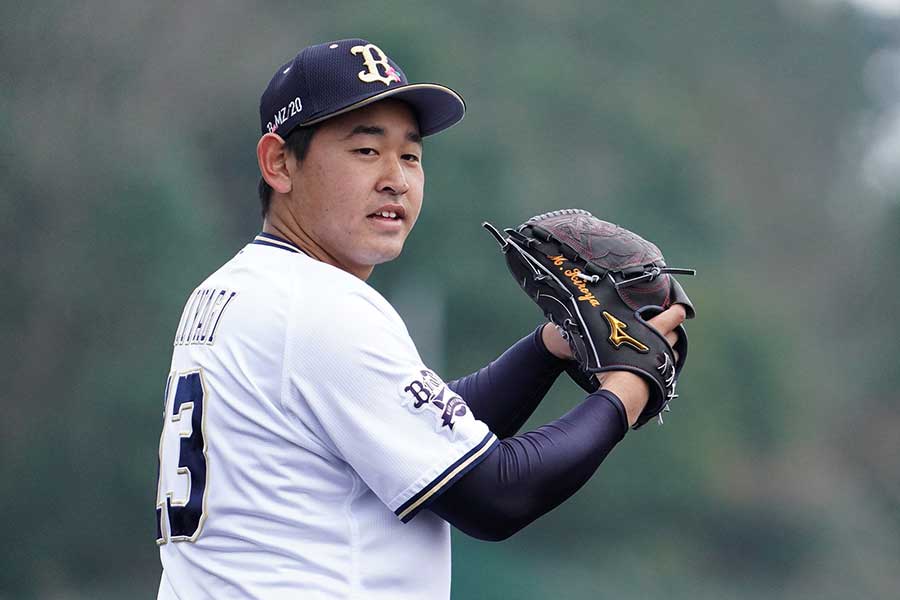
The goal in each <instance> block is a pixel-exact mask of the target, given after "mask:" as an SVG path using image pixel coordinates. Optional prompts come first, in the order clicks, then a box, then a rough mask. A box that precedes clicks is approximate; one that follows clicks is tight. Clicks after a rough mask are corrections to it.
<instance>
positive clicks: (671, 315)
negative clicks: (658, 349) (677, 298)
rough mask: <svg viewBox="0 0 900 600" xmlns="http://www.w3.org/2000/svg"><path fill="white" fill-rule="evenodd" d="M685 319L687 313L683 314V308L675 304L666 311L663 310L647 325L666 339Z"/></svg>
mask: <svg viewBox="0 0 900 600" xmlns="http://www.w3.org/2000/svg"><path fill="white" fill-rule="evenodd" d="M685 318H687V313H686V312H685V310H684V307H683V306H682V305H680V304H675V305H673V306H671V307H670V308H669V309H668V310H664V311H663V312H661V313H659V314H658V315H656V316H655V317H653V318H652V319H650V320H649V321H648V323H650V325H652V326H653V328H654V329H656V330H657V331H659V332H660V333H661V334H663V335H665V336H667V339H668V334H669V333H671V332H672V330H673V329H675V328H676V327H678V326H679V325H681V324H682V323H683V322H684V320H685ZM670 341H671V340H670Z"/></svg>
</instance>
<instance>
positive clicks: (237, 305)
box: [156, 234, 497, 600]
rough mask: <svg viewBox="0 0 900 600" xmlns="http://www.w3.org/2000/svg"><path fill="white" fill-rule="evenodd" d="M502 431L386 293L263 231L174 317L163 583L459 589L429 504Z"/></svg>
mask: <svg viewBox="0 0 900 600" xmlns="http://www.w3.org/2000/svg"><path fill="white" fill-rule="evenodd" d="M496 443H497V439H496V437H495V436H494V435H493V434H492V433H491V432H490V431H489V430H488V428H487V426H486V425H485V424H484V423H482V422H481V421H478V420H476V419H475V418H474V417H473V416H472V413H471V411H470V410H469V409H468V407H467V406H466V404H465V402H464V401H463V400H462V399H461V398H460V397H459V396H457V395H455V394H454V393H453V392H452V391H451V390H450V389H449V388H448V387H447V386H446V385H445V384H444V383H443V382H442V381H441V379H440V378H439V377H438V376H437V375H435V374H434V372H432V371H430V370H429V369H428V368H427V367H426V366H425V365H424V364H422V360H421V359H420V357H419V355H418V352H417V351H416V348H415V345H414V344H413V342H412V340H411V339H410V337H409V334H408V332H407V330H406V327H405V326H404V324H403V321H402V320H401V319H400V317H399V315H397V313H396V312H395V311H394V309H393V308H392V307H391V306H390V304H389V303H388V302H387V301H386V300H385V299H384V298H383V297H382V296H381V295H379V294H378V293H377V292H376V291H375V290H373V289H372V288H371V287H369V286H368V285H367V284H366V283H365V282H363V281H361V280H360V279H358V278H356V277H354V276H353V275H350V274H349V273H346V272H344V271H342V270H340V269H338V268H336V267H332V266H330V265H327V264H324V263H322V262H319V261H316V260H314V259H312V258H310V257H308V256H306V255H305V254H303V253H302V252H300V251H299V250H298V249H297V248H296V247H294V246H293V245H291V244H290V243H288V242H285V241H284V240H281V239H280V238H277V237H275V236H270V235H267V234H260V235H259V236H257V237H256V239H255V240H254V241H253V242H252V243H251V244H248V245H247V246H246V247H245V248H244V249H243V250H241V251H240V252H239V253H238V254H237V256H235V257H234V258H233V259H232V260H231V261H229V262H228V263H226V264H225V265H224V266H223V267H222V268H221V269H219V270H218V271H216V272H215V273H214V274H213V275H211V276H210V277H209V278H208V279H207V280H206V281H204V282H203V283H202V284H201V285H200V287H198V288H197V289H196V290H195V291H194V292H193V294H192V295H191V296H190V298H189V299H188V302H187V305H186V306H185V309H184V313H183V315H182V317H181V321H180V323H179V325H178V330H177V332H176V335H175V350H174V353H173V358H172V368H171V373H170V374H169V383H168V385H167V386H166V400H165V413H164V425H163V432H162V436H161V439H160V447H159V460H160V465H159V486H158V491H157V498H156V514H157V524H158V525H157V537H158V540H157V542H158V543H159V544H160V558H161V560H162V564H163V575H162V581H161V583H160V590H159V598H160V599H166V600H170V599H176V598H177V599H180V600H202V599H205V598H214V599H216V600H225V599H229V598H235V599H237V598H240V599H241V600H246V599H251V598H252V599H271V600H278V599H282V598H284V599H287V598H290V599H302V600H317V599H325V598H327V599H328V600H336V599H350V598H354V599H365V600H379V599H384V600H388V599H389V600H403V599H407V598H408V599H415V600H430V599H438V598H439V599H446V598H449V597H450V526H449V525H448V524H447V523H446V522H445V521H443V520H442V519H440V518H439V517H437V516H436V515H434V514H433V513H431V512H429V511H423V512H421V513H420V512H419V511H420V509H421V508H422V507H423V505H425V504H426V503H427V502H428V501H429V499H433V498H434V497H435V495H436V494H438V493H440V492H441V491H442V490H445V489H447V487H448V486H449V485H451V484H452V483H453V481H454V480H455V479H457V478H459V477H460V476H462V475H463V474H464V473H465V472H467V471H468V470H469V469H471V468H472V467H474V466H475V465H477V464H478V463H479V462H480V461H481V459H483V458H484V457H485V456H486V455H487V453H488V451H489V450H490V449H491V448H492V446H493V445H494V444H496ZM417 513H418V516H416V515H417ZM413 517H415V518H413Z"/></svg>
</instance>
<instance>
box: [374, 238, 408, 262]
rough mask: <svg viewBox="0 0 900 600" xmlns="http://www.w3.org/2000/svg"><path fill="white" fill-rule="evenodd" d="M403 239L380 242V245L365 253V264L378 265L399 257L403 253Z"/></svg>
mask: <svg viewBox="0 0 900 600" xmlns="http://www.w3.org/2000/svg"><path fill="white" fill-rule="evenodd" d="M404 241H405V238H404V239H391V240H381V243H379V244H377V245H376V246H375V247H373V248H370V249H369V252H367V253H366V254H367V256H366V259H365V263H366V264H369V265H373V266H374V265H380V264H383V263H386V262H390V261H392V260H394V259H395V258H397V257H398V256H400V253H401V252H402V251H403V243H404Z"/></svg>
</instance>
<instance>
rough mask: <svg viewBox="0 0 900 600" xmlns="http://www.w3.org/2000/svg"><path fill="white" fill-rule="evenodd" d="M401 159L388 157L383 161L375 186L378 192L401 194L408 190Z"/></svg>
mask: <svg viewBox="0 0 900 600" xmlns="http://www.w3.org/2000/svg"><path fill="white" fill-rule="evenodd" d="M401 161H402V159H401V158H389V159H387V160H385V161H384V163H383V164H384V170H383V171H382V173H381V178H380V179H379V180H378V186H377V189H378V191H379V192H384V193H387V194H393V195H395V196H402V195H403V194H405V193H406V192H408V191H409V182H408V181H407V179H406V172H405V171H404V170H403V164H402V162H401Z"/></svg>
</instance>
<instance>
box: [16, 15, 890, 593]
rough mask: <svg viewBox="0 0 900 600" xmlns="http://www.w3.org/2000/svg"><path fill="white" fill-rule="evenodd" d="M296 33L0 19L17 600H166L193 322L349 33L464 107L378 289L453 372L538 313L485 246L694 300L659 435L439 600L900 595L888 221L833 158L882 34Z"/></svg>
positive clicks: (273, 19) (474, 362)
mask: <svg viewBox="0 0 900 600" xmlns="http://www.w3.org/2000/svg"><path fill="white" fill-rule="evenodd" d="M304 4H305V5H304V6H303V7H302V8H301V7H300V6H299V5H297V4H296V3H293V2H287V1H280V2H277V1H272V2H265V3H227V4H225V3H205V2H192V3H162V4H159V3H134V2H126V3H118V2H111V1H108V0H107V1H92V2H87V3H67V2H59V1H56V2H53V1H44V2H39V3H4V4H2V5H0V23H2V25H0V31H2V35H0V128H2V130H3V131H4V132H5V134H4V135H3V136H2V137H0V157H2V160H0V181H2V185H0V228H2V229H0V233H2V235H3V238H4V240H6V247H7V251H6V252H5V253H4V254H3V257H2V259H0V283H2V289H3V290H4V293H3V294H2V295H0V306H2V309H3V310H2V311H0V319H2V326H0V336H2V342H3V347H4V348H6V352H5V355H6V359H5V360H3V361H2V363H0V365H2V366H0V369H2V372H0V373H2V375H3V380H4V381H6V382H7V385H6V386H5V387H4V390H3V413H4V418H3V419H2V421H0V514H3V515H4V518H5V520H6V523H7V526H6V530H7V532H8V533H7V536H8V537H7V543H6V544H4V549H3V556H2V564H3V565H4V569H2V570H0V599H3V600H5V599H7V598H17V599H18V598H100V599H103V598H126V597H127V598H153V597H155V592H156V584H157V580H158V579H157V578H158V574H159V563H158V558H157V551H156V547H155V545H154V543H153V496H154V491H155V481H154V478H155V472H156V452H157V443H158V427H159V416H160V413H159V411H160V407H161V402H162V393H163V386H164V379H165V375H166V372H167V366H168V363H169V360H170V352H171V341H170V340H171V336H172V332H173V330H174V327H175V325H176V323H177V319H178V316H179V314H180V310H181V306H182V303H183V302H184V299H185V298H186V296H187V294H188V293H189V291H190V290H191V289H192V288H193V286H194V285H196V283H197V282H199V281H200V280H201V279H202V278H203V277H204V276H205V275H206V274H208V273H209V272H211V271H213V270H214V269H215V268H217V267H218V266H219V265H220V264H221V263H222V262H224V261H225V260H227V259H228V258H230V256H231V255H232V254H233V253H234V252H236V251H237V250H238V249H239V248H240V247H241V246H242V245H243V244H244V243H246V241H247V240H248V239H249V238H250V237H251V236H252V235H253V234H254V233H255V232H256V231H257V230H258V228H259V225H260V223H259V217H258V203H257V200H256V197H255V188H256V181H257V178H258V172H257V169H256V163H255V156H254V146H255V143H256V139H257V136H258V130H257V118H258V115H257V101H258V97H259V93H260V91H261V90H262V89H263V87H264V86H265V84H266V83H267V82H268V79H269V77H270V75H271V73H272V72H273V71H274V69H275V67H277V65H279V64H281V63H282V62H283V61H285V60H287V59H288V58H289V57H291V56H292V55H293V54H294V53H296V52H297V50H299V49H300V48H301V47H303V46H305V45H307V44H309V43H317V42H321V41H326V40H329V39H336V38H341V37H351V36H357V35H359V36H362V37H366V38H368V39H371V40H373V41H375V42H376V43H378V44H379V45H380V46H381V47H383V48H384V49H386V51H387V52H389V53H390V54H391V56H392V57H393V58H395V59H396V60H397V61H398V62H399V63H400V64H401V65H403V66H404V70H405V71H406V72H407V73H408V74H410V76H411V78H413V79H416V78H419V79H420V80H431V81H440V82H445V83H447V84H449V85H451V86H452V87H454V88H456V89H458V90H459V91H460V92H461V93H462V94H463V95H464V97H465V98H466V100H467V102H468V107H469V112H468V115H467V117H466V119H465V120H464V121H463V122H462V123H461V124H460V125H459V126H457V127H456V128H454V129H452V130H450V131H449V132H447V133H445V134H442V135H440V136H437V137H436V138H434V139H429V140H427V142H426V150H425V159H424V163H425V166H426V171H427V174H428V185H427V194H426V205H425V210H424V212H423V215H422V217H421V218H420V221H419V223H418V225H417V228H416V231H415V232H414V233H413V235H412V236H411V238H410V239H409V241H408V243H407V247H406V249H405V251H404V255H403V256H402V257H401V258H400V259H399V260H397V261H395V262H394V263H391V264H388V265H384V266H383V267H380V268H379V269H377V271H376V274H375V276H374V277H373V279H372V284H373V285H374V286H375V287H376V288H378V289H379V290H381V291H382V292H383V293H384V294H385V295H386V296H388V298H390V299H391V300H392V301H394V302H395V304H396V305H397V306H398V309H399V310H400V311H401V313H402V314H404V316H405V317H406V318H407V320H408V322H409V325H410V329H411V331H412V333H413V337H414V339H417V340H420V343H422V346H421V348H420V349H421V351H422V353H423V356H425V358H426V360H427V361H429V362H430V363H431V364H433V365H434V366H435V367H437V368H439V370H441V372H442V373H443V374H445V376H447V377H455V376H458V375H461V374H464V373H465V372H468V371H470V370H473V369H475V368H478V367H479V366H481V365H482V364H484V362H486V361H487V360H490V359H491V358H493V357H494V356H495V355H496V354H497V353H499V352H501V351H502V350H503V349H505V348H506V347H507V346H508V345H509V344H510V343H512V342H513V341H515V340H516V339H518V337H520V336H522V335H524V334H525V333H526V332H528V331H530V330H531V329H532V328H533V327H534V326H535V324H536V322H537V320H538V317H539V315H538V314H536V310H535V309H534V307H533V306H531V305H530V303H528V302H527V300H525V299H524V298H522V297H520V294H519V292H518V291H516V289H515V286H514V284H513V283H512V282H511V281H509V278H508V275H507V273H506V269H505V266H504V265H503V263H502V260H501V259H500V258H499V256H498V254H497V252H496V249H495V246H494V243H493V241H492V240H491V239H490V238H489V237H488V236H487V235H486V234H485V233H484V232H483V231H482V230H481V228H480V227H479V224H480V223H481V221H483V220H490V221H492V222H494V223H495V224H497V225H504V226H509V225H514V224H517V223H519V222H521V221H522V220H524V219H525V218H527V217H529V216H531V215H532V214H535V213H538V212H543V211H546V210H551V209H556V208H562V207H567V206H578V207H584V208H588V209H590V210H592V211H593V212H594V213H595V214H597V215H598V216H601V217H603V218H606V219H609V220H612V221H616V222H618V223H621V224H622V225H624V226H626V227H630V228H634V229H637V230H638V231H639V232H640V233H642V234H644V235H645V236H646V237H648V238H650V239H652V240H654V241H656V242H658V243H659V245H660V246H661V247H662V248H663V249H664V250H665V253H666V256H667V258H668V259H669V262H670V263H671V264H677V265H679V266H682V265H683V266H695V267H697V268H698V270H699V276H698V277H696V278H694V279H693V280H686V281H685V286H686V287H687V289H688V290H689V292H690V294H691V296H692V297H693V298H694V300H695V301H696V304H697V308H698V315H699V316H698V318H697V319H696V321H694V322H692V323H690V327H689V329H690V332H691V357H690V361H689V366H688V368H687V370H686V372H685V375H684V378H683V382H682V384H681V386H680V391H681V392H682V397H681V398H679V400H678V405H677V406H676V407H675V409H674V411H673V413H671V417H670V418H669V419H667V424H666V426H665V427H662V428H650V429H649V430H644V431H640V432H637V433H630V434H629V435H628V436H627V438H626V440H625V441H624V442H623V443H622V444H621V445H620V447H619V448H618V449H617V450H616V451H615V452H614V453H613V454H612V455H611V457H610V458H609V459H608V460H607V462H606V463H605V464H604V465H603V466H602V467H601V469H600V472H599V473H598V474H597V475H596V476H595V477H594V478H593V480H592V481H591V482H590V483H589V484H587V486H585V488H584V489H583V490H582V491H581V492H579V493H578V494H577V495H576V496H575V497H573V498H572V499H571V500H570V501H569V502H567V503H565V504H564V505H562V506H561V507H559V508H558V509H556V510H555V511H553V512H552V513H551V514H550V515H548V516H546V517H544V518H543V519H541V520H540V521H538V522H537V523H535V524H534V525H532V526H531V527H530V528H528V529H527V530H525V531H523V532H522V533H520V534H518V535H517V536H516V537H514V538H513V539H511V540H509V541H507V542H505V543H502V544H485V543H480V542H476V541H473V540H470V539H466V538H465V537H464V536H462V535H456V536H455V538H454V540H455V541H454V545H455V550H454V563H453V564H454V597H455V598H511V597H516V598H520V599H523V600H524V599H527V598H546V597H559V598H567V599H579V598H585V599H586V598H596V597H615V598H663V597H664V598H672V599H679V598H691V599H700V598H716V599H719V598H737V599H742V598H747V599H749V598H758V597H764V598H773V599H775V598H822V599H830V598H845V597H853V598H888V597H895V596H896V593H897V590H898V589H900V484H898V479H897V473H898V470H900V436H898V435H897V433H896V432H897V430H898V425H900V410H898V402H897V400H898V392H897V389H898V385H900V374H898V373H900V370H898V367H897V361H896V357H897V356H898V354H900V342H898V340H900V325H898V320H897V318H896V317H895V316H894V312H896V306H897V301H896V298H897V297H898V294H900V278H898V272H900V193H898V192H897V191H893V192H888V193H881V194H880V195H879V194H876V193H874V192H872V191H871V190H868V189H866V188H865V187H864V186H863V185H862V183H861V182H860V181H859V179H858V177H856V175H855V174H856V169H857V167H858V161H857V160H856V159H857V158H858V152H857V151H856V149H855V148H854V147H853V145H852V144H849V145H848V142H847V140H848V137H849V138H852V135H849V134H848V132H852V131H853V127H854V125H855V124H856V122H857V120H858V119H859V115H860V114H862V113H863V112H864V111H870V110H873V107H872V106H871V102H870V100H869V98H868V96H867V93H866V90H865V89H864V87H863V78H862V75H861V73H862V71H863V68H864V65H865V63H866V60H867V59H868V57H869V56H871V55H872V53H873V52H875V51H876V50H877V49H879V48H882V47H887V46H890V45H892V44H893V45H897V44H900V40H898V39H897V35H896V30H897V28H896V27H895V26H894V27H885V26H880V25H878V24H877V23H876V22H874V21H870V20H867V19H865V18H863V17H861V16H859V15H858V14H857V13H854V12H852V11H850V10H849V9H844V8H832V9H830V10H829V11H824V12H821V13H820V12H818V11H817V9H815V8H814V7H813V6H812V4H811V3H809V2H804V1H802V0H796V1H789V0H783V1H781V2H771V1H766V2H740V1H738V0H725V1H722V2H717V3H707V2H700V1H698V0H681V1H679V2H661V1H647V2H626V1H623V0H613V1H609V2H605V3H599V4H598V3H580V2H562V3H549V4H548V3H543V2H535V1H533V0H532V1H524V2H511V1H509V0H500V1H496V2H490V3H488V2H474V1H471V0H468V1H460V2H456V3H453V4H452V5H451V4H450V3H405V2H387V3H366V2H359V1H354V2H345V3H340V4H335V3H325V2H322V3H317V2H311V3H304ZM893 24H894V25H896V22H894V23H893ZM581 396H582V394H581V393H580V390H579V389H578V388H576V387H575V386H574V385H573V384H571V383H570V382H568V381H562V380H561V381H560V382H559V383H558V384H557V386H556V387H555V388H554V390H553V392H552V393H551V395H550V396H549V397H548V398H547V399H546V400H545V402H544V403H543V404H542V406H541V407H540V409H539V410H538V412H537V414H536V415H535V416H534V417H533V418H532V420H531V422H530V425H538V424H540V423H542V422H545V421H547V420H549V419H552V418H555V417H556V416H558V415H559V414H561V413H562V412H564V411H565V410H567V408H568V407H570V406H572V405H573V404H574V403H576V402H578V401H579V399H580V398H581Z"/></svg>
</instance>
